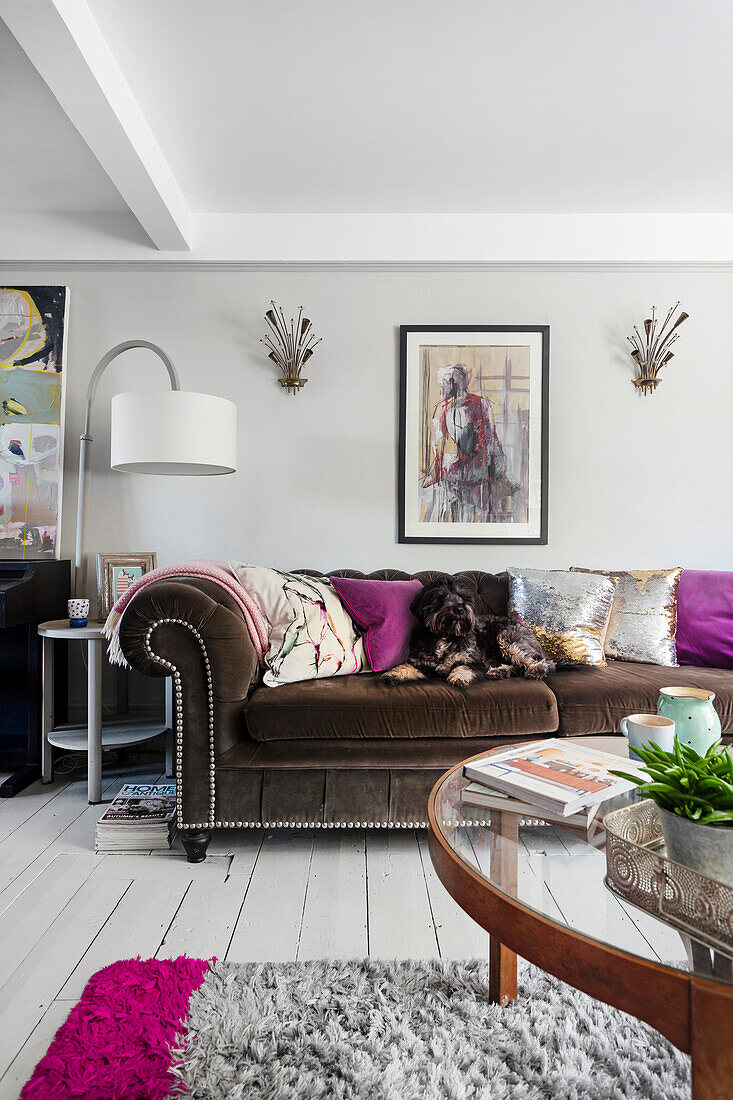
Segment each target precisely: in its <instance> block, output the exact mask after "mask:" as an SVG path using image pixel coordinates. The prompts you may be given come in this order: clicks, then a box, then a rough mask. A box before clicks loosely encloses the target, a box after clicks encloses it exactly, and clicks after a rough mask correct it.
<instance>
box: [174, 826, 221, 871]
mask: <svg viewBox="0 0 733 1100" xmlns="http://www.w3.org/2000/svg"><path fill="white" fill-rule="evenodd" d="M212 836H213V833H212V831H211V829H184V830H183V832H182V833H181V843H182V844H183V848H184V850H185V852H186V858H187V859H188V862H189V863H203V862H204V860H205V859H206V849H207V848H208V847H209V841H210V840H211V838H212Z"/></svg>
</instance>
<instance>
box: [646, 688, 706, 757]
mask: <svg viewBox="0 0 733 1100" xmlns="http://www.w3.org/2000/svg"><path fill="white" fill-rule="evenodd" d="M714 698H715V692H713V691H705V690H703V689H701V688H690V687H667V688H662V689H661V691H660V693H659V700H658V702H657V714H663V715H664V717H665V718H671V719H672V721H673V722H674V723H675V734H676V736H677V738H678V740H679V741H680V742H681V743H682V744H683V745H691V746H692V748H693V749H695V751H696V752H699V753H700V755H701V756H702V755H703V754H704V753H706V752H707V750H708V749H709V748H710V746H711V745H714V744H715V742H716V741H718V740H720V719H719V718H718V715H717V712H716V710H715V707H714V706H713V699H714Z"/></svg>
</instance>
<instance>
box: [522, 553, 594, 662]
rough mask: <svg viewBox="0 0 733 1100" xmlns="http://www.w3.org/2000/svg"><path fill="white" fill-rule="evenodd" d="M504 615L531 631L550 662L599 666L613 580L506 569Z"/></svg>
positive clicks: (571, 574) (548, 570)
mask: <svg viewBox="0 0 733 1100" xmlns="http://www.w3.org/2000/svg"><path fill="white" fill-rule="evenodd" d="M507 573H508V574H509V611H510V613H514V614H516V615H518V616H519V618H520V619H521V620H522V622H524V623H526V625H527V626H529V627H531V628H532V630H533V631H534V634H535V636H536V637H537V639H538V640H539V642H540V645H541V646H542V648H543V649H544V651H545V653H546V654H547V656H548V657H551V658H552V660H553V661H574V662H576V663H577V664H582V665H605V663H606V658H605V655H604V648H603V647H604V642H605V640H606V630H607V629H608V620H609V617H610V615H611V607H612V605H613V592H614V589H615V587H616V585H615V582H614V581H613V580H612V579H611V578H610V577H608V576H605V575H599V574H595V573H580V572H568V571H566V570H560V569H557V570H550V569H508V570H507Z"/></svg>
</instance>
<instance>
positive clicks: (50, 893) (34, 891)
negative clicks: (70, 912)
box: [0, 855, 94, 986]
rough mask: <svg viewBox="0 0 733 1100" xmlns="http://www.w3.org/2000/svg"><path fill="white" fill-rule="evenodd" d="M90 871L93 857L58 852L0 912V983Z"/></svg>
mask: <svg viewBox="0 0 733 1100" xmlns="http://www.w3.org/2000/svg"><path fill="white" fill-rule="evenodd" d="M93 870H94V856H89V855H58V856H56V858H55V859H53V860H52V861H51V862H50V863H49V864H48V865H47V866H46V867H45V868H44V870H43V871H42V872H41V874H40V875H37V876H36V878H35V879H34V880H33V881H32V882H31V884H30V885H29V886H28V887H27V888H26V889H25V890H24V891H23V892H22V894H20V895H19V897H17V898H16V899H15V900H14V901H13V902H11V904H10V905H9V906H8V907H7V908H6V909H5V910H4V912H3V913H1V914H0V944H2V951H0V986H2V985H3V984H4V983H5V982H6V981H7V980H8V978H9V977H10V975H11V974H12V973H13V971H14V970H15V969H16V967H18V966H20V964H21V963H22V962H23V960H24V959H25V958H26V957H27V955H29V954H30V952H31V951H32V950H33V949H34V947H35V945H36V944H37V943H38V941H39V940H40V939H41V937H42V936H43V935H44V933H45V932H47V931H48V929H49V928H50V926H51V925H52V924H53V922H54V921H55V920H56V918H57V917H58V916H59V914H60V913H61V912H62V911H63V910H64V909H65V908H66V906H67V905H68V904H69V902H70V901H71V899H72V898H73V897H74V895H75V894H76V893H78V891H79V889H80V888H81V886H82V885H83V883H84V882H86V880H87V879H88V878H89V876H90V875H91V873H92V871H93Z"/></svg>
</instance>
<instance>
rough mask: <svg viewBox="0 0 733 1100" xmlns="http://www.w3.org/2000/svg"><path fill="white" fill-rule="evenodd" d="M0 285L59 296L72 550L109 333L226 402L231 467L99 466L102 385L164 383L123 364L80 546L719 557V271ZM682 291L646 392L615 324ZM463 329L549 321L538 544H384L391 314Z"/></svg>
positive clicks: (98, 279)
mask: <svg viewBox="0 0 733 1100" xmlns="http://www.w3.org/2000/svg"><path fill="white" fill-rule="evenodd" d="M2 278H3V281H4V283H5V284H6V285H8V284H10V285H12V284H13V283H25V284H32V283H56V282H59V283H60V282H65V283H67V284H68V285H69V286H70V287H71V290H72V296H71V314H70V329H69V333H70V344H69V358H68V365H67V385H68V393H67V420H66V463H65V466H66V471H65V477H66V480H65V486H64V497H65V517H64V527H63V544H62V545H63V553H64V555H65V556H72V554H73V539H74V514H75V502H76V464H77V460H78V436H79V432H80V430H81V421H82V408H83V397H84V392H85V389H86V385H87V381H88V378H89V375H90V373H91V370H92V369H93V367H94V364H95V363H96V361H97V360H98V358H99V357H100V356H101V355H102V354H103V352H105V351H106V350H107V349H108V348H109V347H111V346H112V345H113V344H115V343H117V342H118V341H120V340H124V339H130V338H133V337H143V338H147V339H149V340H153V341H156V342H158V343H160V344H161V345H162V346H163V347H164V348H165V349H166V350H167V351H168V352H169V353H170V354H171V356H172V357H173V359H174V361H175V363H176V365H177V367H178V370H179V373H180V376H181V381H182V385H183V387H184V388H190V389H199V390H202V391H207V392H212V393H216V394H220V395H222V396H224V397H228V398H231V399H232V400H234V401H236V402H237V405H238V408H239V433H240V456H239V461H240V468H239V472H238V473H237V474H235V475H232V476H229V477H219V478H189V479H183V478H181V479H178V478H176V479H172V478H155V477H144V476H131V475H125V474H118V473H113V472H112V471H110V469H109V467H108V459H109V398H110V397H111V395H112V394H113V393H114V392H116V391H118V390H120V389H128V388H130V389H132V388H137V387H141V388H142V387H144V386H148V387H151V388H156V387H158V386H160V385H162V384H163V383H164V379H165V375H164V371H163V367H162V365H161V364H159V363H158V361H157V360H155V359H154V358H152V357H151V356H149V355H146V354H145V353H138V352H135V353H130V354H129V355H128V356H127V357H126V360H123V359H120V360H118V361H117V362H116V363H115V364H114V365H113V366H112V367H111V368H110V369H109V371H108V373H107V375H106V377H105V379H104V380H103V382H102V384H101V386H100V389H99V392H98V398H97V404H96V407H95V413H94V417H93V425H92V434H93V435H94V436H95V444H94V449H93V470H94V478H93V482H92V486H91V495H90V520H89V529H88V533H87V538H86V546H87V548H88V551H89V553H90V558H92V555H93V554H96V552H97V551H132V550H156V551H157V552H158V558H159V562H160V563H162V564H163V563H168V562H173V561H176V560H183V559H186V558H191V557H200V556H204V557H215V558H216V557H219V558H227V557H230V556H234V557H241V558H246V559H249V560H250V561H255V562H263V563H272V564H274V565H277V566H286V567H287V566H301V565H307V566H315V567H319V568H324V569H329V568H335V567H341V566H349V567H355V568H360V569H364V570H370V569H374V568H378V567H381V566H396V567H399V568H402V569H406V570H417V569H422V568H426V567H436V568H446V569H448V570H458V569H461V568H481V569H487V570H498V569H502V568H503V567H505V566H506V565H511V564H519V565H533V566H539V567H564V566H568V565H570V564H573V563H577V564H581V565H589V566H597V567H602V566H606V567H615V568H623V567H635V568H646V567H652V566H672V565H676V564H678V563H679V564H684V565H687V566H696V567H710V568H718V569H726V568H731V567H733V521H731V517H730V499H731V494H730V490H729V487H728V482H729V478H730V470H731V464H732V463H731V460H732V459H733V434H732V432H731V411H732V409H733V362H732V358H733V356H732V354H731V347H730V336H729V327H730V313H731V311H730V302H731V299H732V298H733V272H730V273H726V272H725V271H719V270H717V271H716V270H714V269H710V270H709V271H708V270H691V269H684V268H677V269H675V268H668V269H667V270H655V269H652V268H649V269H648V270H638V269H629V270H626V271H624V270H622V269H619V270H611V269H608V270H605V271H604V270H598V269H594V270H585V271H584V270H582V269H577V268H576V269H573V268H570V267H569V268H567V269H562V268H556V269H553V270H543V269H542V268H539V267H538V268H536V269H533V268H532V267H530V266H528V267H527V268H526V269H524V270H501V269H496V270H493V269H485V270H476V271H470V272H460V271H448V272H446V271H440V270H437V269H436V270H435V271H432V272H431V271H399V272H395V271H389V270H385V271H382V272H378V271H373V270H372V271H364V270H358V269H348V270H328V271H324V270H316V269H313V268H311V269H310V270H308V269H292V270H282V269H278V270H269V271H260V272H253V271H248V270H225V271H217V270H204V269H200V268H196V267H194V266H192V267H191V268H190V269H184V270H181V269H177V270H165V269H161V268H150V269H143V270H141V269H125V268H124V267H120V268H117V269H104V270H100V269H97V270H92V269H86V270H84V269H79V268H73V269H68V270H66V271H64V270H63V269H58V270H50V269H48V268H45V269H43V270H36V271H33V270H29V269H26V270H15V271H14V270H12V269H10V268H5V269H3V276H2ZM270 298H275V300H276V301H278V302H281V303H282V304H283V305H284V306H285V307H286V309H288V310H294V309H297V307H298V305H300V304H301V303H302V304H303V305H304V306H305V307H306V308H307V311H308V313H309V315H310V316H311V318H312V319H313V322H314V326H315V328H316V330H317V331H318V333H319V334H320V335H322V336H323V337H324V340H323V344H321V345H320V346H319V348H318V351H317V353H316V354H315V355H314V357H313V359H312V360H311V362H310V363H309V365H308V377H309V379H310V381H309V382H308V385H307V386H306V387H305V389H304V390H303V391H302V392H301V393H299V394H298V395H297V396H290V395H288V394H286V393H285V392H284V391H283V390H282V389H281V387H280V386H279V385H278V384H277V382H276V371H275V369H274V367H273V366H272V365H271V364H270V363H268V361H267V360H266V359H265V357H264V355H263V353H262V348H261V345H260V344H259V343H258V339H259V337H260V336H261V335H262V334H263V333H264V330H265V323H264V321H263V319H262V315H263V313H264V311H265V309H266V308H268V305H269V301H270ZM678 298H680V299H681V300H682V304H683V306H684V308H685V309H686V310H687V312H688V313H689V314H690V318H691V319H690V321H688V322H687V324H686V325H685V326H684V328H683V330H682V338H681V340H680V341H679V343H678V345H677V351H678V355H677V357H676V358H675V359H674V360H672V363H671V364H670V366H669V367H668V368H667V370H666V372H665V374H664V380H663V382H662V383H661V385H660V386H659V389H658V391H657V393H656V394H655V395H653V396H650V397H640V396H639V395H638V394H637V391H636V390H635V389H634V387H633V386H632V384H631V377H632V372H631V360H630V358H629V356H628V355H627V354H626V350H625V339H624V337H625V335H626V333H627V332H628V331H630V327H631V325H632V323H633V322H634V321H636V322H638V321H640V320H641V319H642V318H643V317H644V316H645V314H646V313H647V311H648V309H649V307H650V306H651V305H652V304H656V305H657V306H658V307H659V309H660V310H662V311H666V308H667V307H668V306H669V304H670V303H671V302H673V301H676V300H677V299H678ZM464 322H465V323H473V324H476V323H484V322H485V323H489V324H514V323H538V324H541V323H549V325H550V326H551V345H550V379H551V385H550V388H551V404H550V484H549V491H550V518H549V544H548V545H547V546H545V547H533V546H528V547H522V546H514V547H513V546H454V547H451V546H399V545H397V542H396V524H397V473H396V471H397V419H398V398H397V393H398V325H399V324H400V323H406V324H423V323H424V324H436V323H437V324H442V323H445V324H460V323H464ZM140 399H141V401H142V400H144V397H143V395H142V394H141V398H140ZM191 446H192V448H197V447H200V448H202V449H203V448H205V446H206V440H205V439H200V440H196V439H194V440H191ZM92 560H93V559H92Z"/></svg>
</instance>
